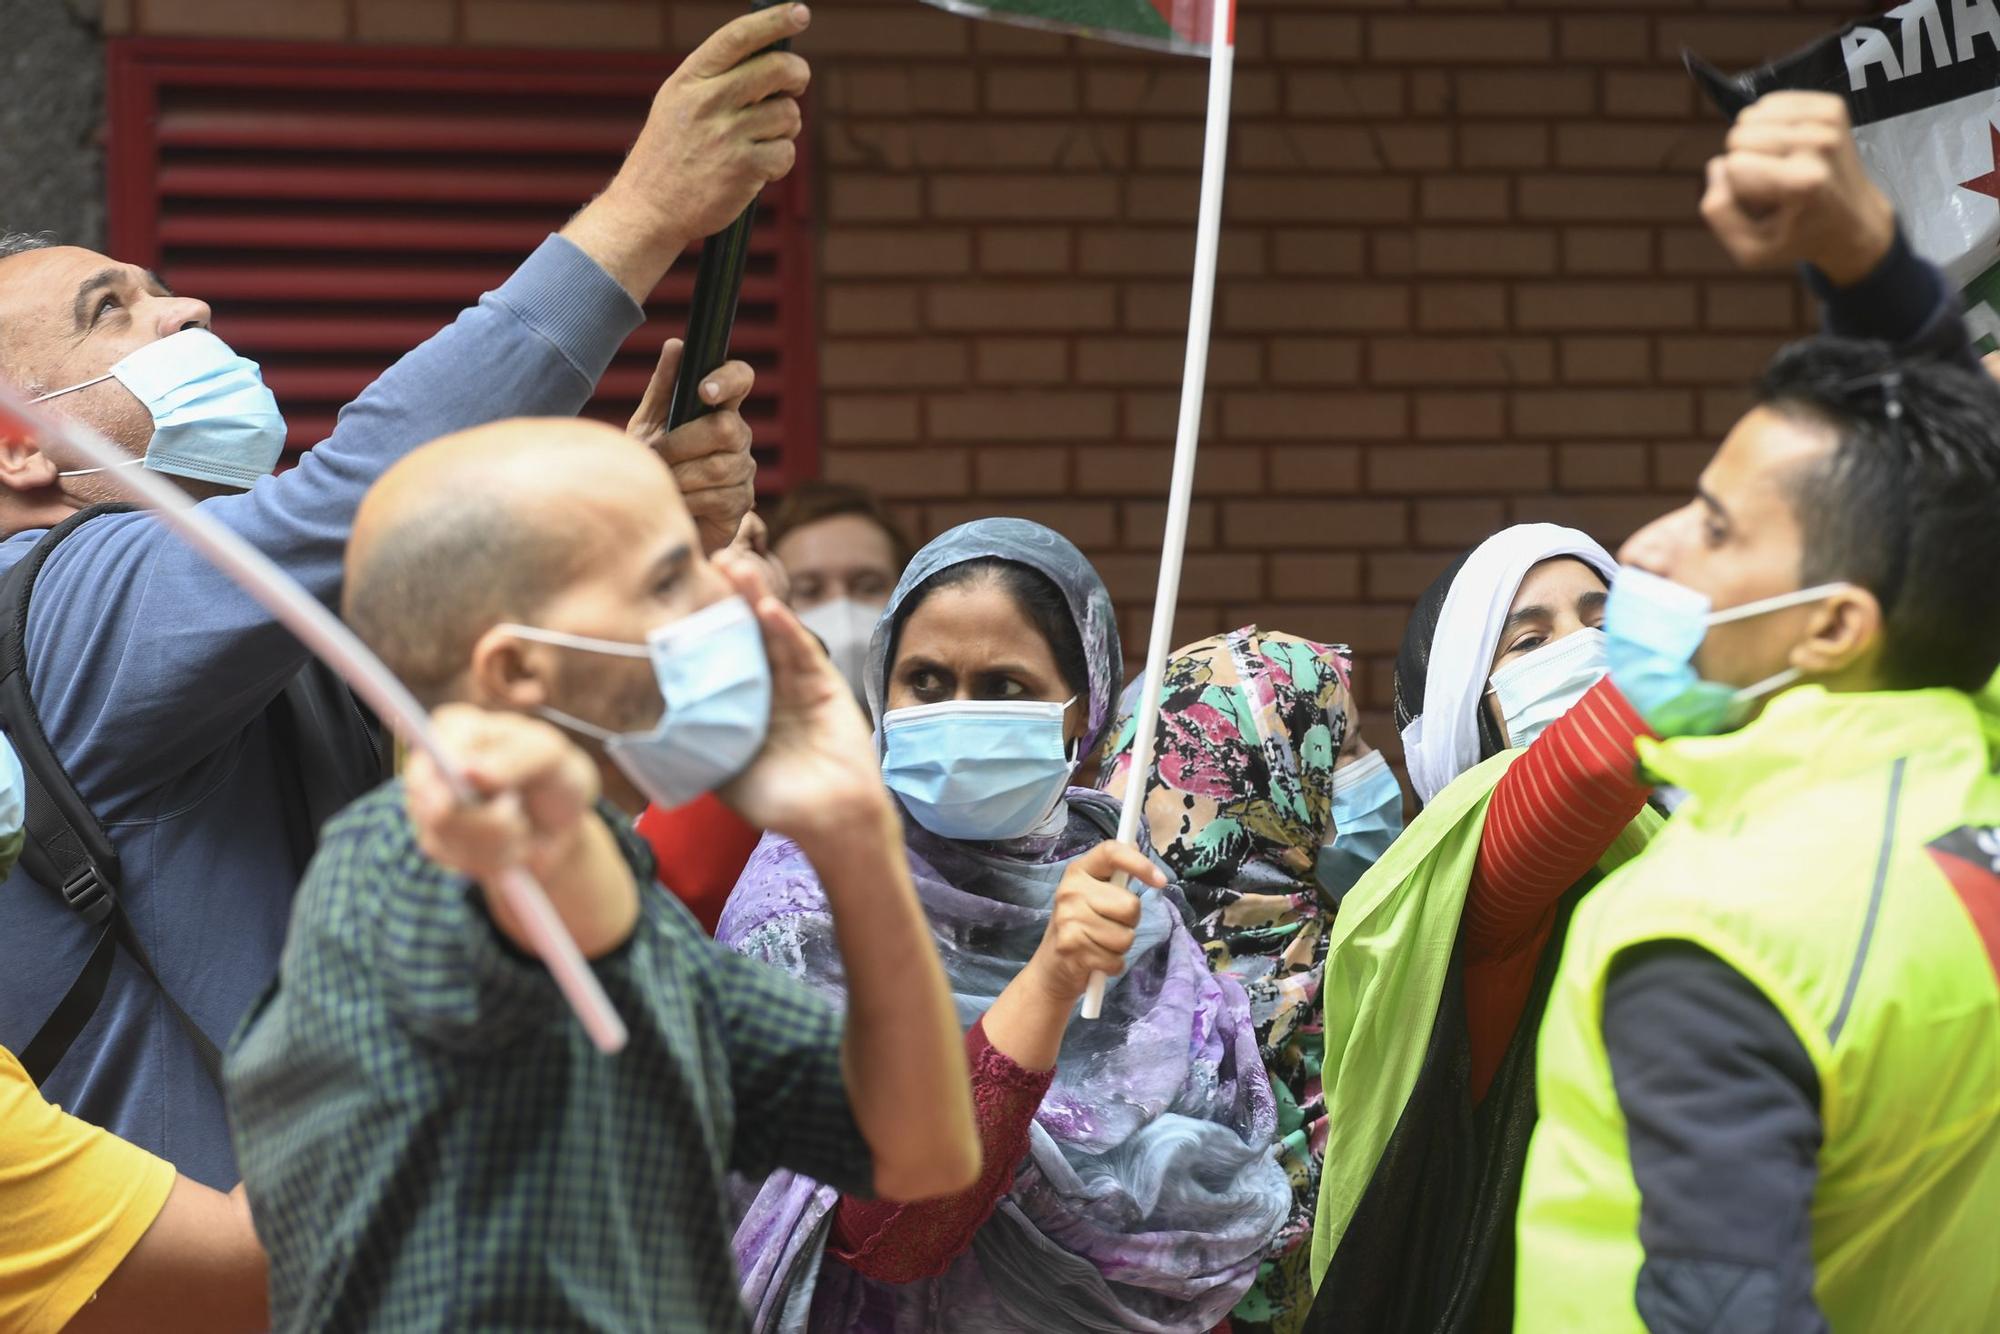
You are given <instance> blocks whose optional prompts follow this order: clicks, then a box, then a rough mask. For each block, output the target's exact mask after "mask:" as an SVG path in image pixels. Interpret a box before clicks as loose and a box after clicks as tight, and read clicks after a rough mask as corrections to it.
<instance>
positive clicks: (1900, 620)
mask: <svg viewBox="0 0 2000 1334" xmlns="http://www.w3.org/2000/svg"><path fill="white" fill-rule="evenodd" d="M1757 400H1758V402H1759V403H1760V404H1761V405H1763V406H1766V407H1769V408H1771V409H1773V410H1775V411H1777V412H1780V413H1783V414H1784V415H1785V416H1787V417H1789V418H1791V419H1792V420H1794V421H1798V422H1805V423H1810V424H1814V425H1818V426H1821V427H1823V428H1826V429H1828V430H1830V431H1831V432H1832V433H1833V436H1834V447H1833V449H1832V451H1831V452H1829V453H1828V454H1827V455H1826V456H1825V457H1824V458H1823V459H1818V460H1815V461H1814V462H1813V463H1811V464H1809V465H1807V466H1805V467H1802V468H1800V469H1799V470H1798V472H1797V474H1796V475H1795V476H1794V477H1793V478H1792V482H1791V490H1792V503H1793V505H1794V508H1795V509H1796V512H1797V514H1798V518H1799V525H1800V528H1801V529H1802V530H1803V534H1804V553H1803V556H1802V560H1801V566H1802V568H1801V570H1800V579H1801V580H1802V586H1804V587H1811V586H1813V585H1815V584H1821V583H1830V582H1834V581H1842V580H1844V581H1846V582H1849V583H1854V584H1859V585H1860V586H1861V587H1863V588H1866V589H1867V590H1868V591H1869V592H1870V593H1873V594H1874V595H1875V599H1876V601H1877V602H1879V603H1880V604H1881V607H1882V618H1883V633H1882V656H1881V675H1882V680H1883V683H1884V684H1885V685H1886V686H1888V687H1889V688H1891V689H1895V690H1919V689H1924V688H1926V687H1930V686H1948V687H1951V688H1954V689H1958V690H1967V691H1975V690H1979V689H1980V688H1982V687H1984V686H1985V685H1986V683H1987V682H1988V681H1989V680H1990V679H1991V678H1992V676H1993V673H1994V670H1995V668H1996V667H2000V387H1996V386H1995V385H1994V383H1993V381H1992V379H1990V378H1989V377H1988V376H1987V375H1986V374H1984V373H1983V372H1982V371H1979V370H1976V369H1974V368H1972V367H1970V366H1964V365H1957V364H1953V363H1949V362H1943V361H1937V360H1933V359H1928V358H1908V357H1898V356H1897V354H1896V353H1895V352H1894V351H1893V350H1891V349H1890V348H1889V347H1888V346H1887V345H1885V344H1881V343H1862V342H1854V341H1851V340H1845V339H1836V338H1808V339H1805V340H1802V341H1800V342H1797V343H1793V344H1792V345H1791V346H1789V347H1787V348H1785V349H1784V350H1782V351H1781V352H1779V353H1778V355H1777V357H1776V358H1774V359H1773V360H1772V362H1771V365H1770V367H1769V368H1768V369H1767V370H1766V371H1765V372H1764V375H1763V378H1762V379H1761V380H1760V381H1759V382H1758V384H1757Z"/></svg>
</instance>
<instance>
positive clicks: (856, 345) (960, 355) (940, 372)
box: [819, 338, 966, 389]
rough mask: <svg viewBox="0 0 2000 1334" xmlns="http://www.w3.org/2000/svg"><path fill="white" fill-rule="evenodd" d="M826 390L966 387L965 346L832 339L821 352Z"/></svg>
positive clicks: (916, 340)
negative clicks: (940, 386)
mask: <svg viewBox="0 0 2000 1334" xmlns="http://www.w3.org/2000/svg"><path fill="white" fill-rule="evenodd" d="M819 378H820V383H821V384H822V385H823V386H824V387H825V388H827V389H900V388H904V387H906V386H915V385H953V384H964V383H965V380H966V357H965V347H964V346H963V345H962V344H959V343H953V342H947V341H945V340H943V339H936V338H909V339H873V338H832V339H828V340H827V341H826V343H825V345H824V346H823V347H822V348H821V350H820V361H819Z"/></svg>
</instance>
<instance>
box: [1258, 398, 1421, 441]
mask: <svg viewBox="0 0 2000 1334" xmlns="http://www.w3.org/2000/svg"><path fill="white" fill-rule="evenodd" d="M1222 424H1223V430H1224V431H1225V432H1227V434H1228V436H1229V438H1230V439H1231V440H1246V439H1248V440H1356V439H1381V438H1386V437H1396V436H1401V435H1402V434H1403V433H1404V432H1405V431H1406V430H1407V429H1408V426H1409V415H1408V406H1407V404H1406V403H1405V402H1404V399H1403V396H1402V395H1401V394H1364V393H1329V394H1308V393H1291V392H1286V391H1281V390H1267V391H1265V392H1262V393H1256V394H1231V395H1230V396H1229V399H1228V403H1227V406H1226V408H1225V410H1224V412H1223V417H1222Z"/></svg>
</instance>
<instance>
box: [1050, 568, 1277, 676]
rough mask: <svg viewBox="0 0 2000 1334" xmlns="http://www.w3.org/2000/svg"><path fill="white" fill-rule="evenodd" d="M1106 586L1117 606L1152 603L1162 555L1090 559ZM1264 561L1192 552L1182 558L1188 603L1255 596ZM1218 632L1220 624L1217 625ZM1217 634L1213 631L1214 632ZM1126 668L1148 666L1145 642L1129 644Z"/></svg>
mask: <svg viewBox="0 0 2000 1334" xmlns="http://www.w3.org/2000/svg"><path fill="white" fill-rule="evenodd" d="M1090 563H1091V564H1092V565H1094V566H1096V567H1097V573H1098V574H1099V575H1101V576H1102V577H1103V579H1104V586H1105V587H1106V588H1108V589H1110V590H1111V602H1112V605H1113V606H1122V607H1148V608H1150V607H1151V606H1152V603H1153V593H1154V590H1155V589H1156V588H1157V586H1158V584H1159V579H1160V558H1159V556H1158V555H1156V554H1149V553H1145V552H1132V553H1116V552H1113V553H1107V554H1105V555H1101V556H1096V557H1093V558H1092V559H1091V562H1090ZM1263 564H1264V563H1263V561H1262V560H1261V559H1260V558H1258V557H1257V556H1253V555H1240V554H1239V555H1225V554H1215V555H1192V556H1189V557H1188V558H1187V559H1186V560H1184V561H1182V562H1181V598H1182V600H1183V601H1196V602H1211V601H1212V602H1226V601H1228V600H1230V599H1232V598H1240V597H1242V596H1243V595H1244V594H1245V593H1251V594H1254V593H1255V592H1256V591H1257V589H1258V588H1260V587H1261V586H1262V584H1263V579H1264V571H1263ZM1216 628H1217V629H1218V630H1219V629H1220V627H1219V626H1218V627H1216ZM1211 633H1213V632H1211ZM1125 651H1126V653H1127V655H1128V661H1127V663H1126V670H1128V671H1130V672H1133V673H1135V674H1136V673H1137V672H1138V671H1139V670H1140V669H1141V668H1143V667H1144V666H1145V659H1144V657H1143V656H1141V655H1143V654H1144V653H1145V651H1146V646H1145V641H1144V640H1139V641H1137V642H1135V643H1131V644H1128V645H1126V646H1125Z"/></svg>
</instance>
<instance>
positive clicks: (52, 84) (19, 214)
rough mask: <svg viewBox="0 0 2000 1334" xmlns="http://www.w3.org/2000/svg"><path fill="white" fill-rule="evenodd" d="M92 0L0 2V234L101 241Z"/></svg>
mask: <svg viewBox="0 0 2000 1334" xmlns="http://www.w3.org/2000/svg"><path fill="white" fill-rule="evenodd" d="M97 25H98V6H97V3H96V0H0V232H9V231H14V232H40V231H52V232H55V233H56V234H57V235H58V236H59V237H61V238H62V239H63V240H65V241H75V242H77V243H79V244H82V245H89V246H95V245H99V244H102V242H103V237H104V175H103V171H104V168H103V161H102V157H101V155H100V154H99V153H98V151H97V130H98V126H99V125H100V124H101V123H102V121H103V118H104V116H103V111H104V62H103V59H102V55H101V49H102V48H101V39H100V38H99V35H98V31H97Z"/></svg>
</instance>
